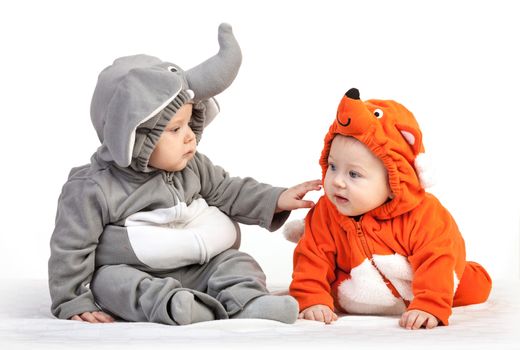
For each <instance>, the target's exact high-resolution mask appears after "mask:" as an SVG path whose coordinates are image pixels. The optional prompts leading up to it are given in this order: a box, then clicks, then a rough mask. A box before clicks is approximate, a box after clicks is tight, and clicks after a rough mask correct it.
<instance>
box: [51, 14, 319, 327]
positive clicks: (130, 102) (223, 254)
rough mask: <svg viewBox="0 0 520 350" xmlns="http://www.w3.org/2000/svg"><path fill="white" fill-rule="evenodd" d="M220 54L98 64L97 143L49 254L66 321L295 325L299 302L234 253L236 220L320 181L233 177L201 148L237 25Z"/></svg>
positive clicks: (281, 214)
mask: <svg viewBox="0 0 520 350" xmlns="http://www.w3.org/2000/svg"><path fill="white" fill-rule="evenodd" d="M219 44H220V50H219V52H218V53H217V54H216V55H215V56H214V57H212V58H210V59H208V60H207V61H205V62H203V63H201V64H200V65H198V66H196V67H194V68H192V69H190V70H188V71H183V70H182V69H181V68H180V67H178V66H177V65H175V64H172V63H168V62H163V61H161V60H159V59H158V58H155V57H151V56H146V55H137V56H129V57H122V58H119V59H117V60H115V61H114V63H113V64H112V65H111V66H109V67H107V68H106V69H105V70H103V71H102V72H101V73H100V75H99V78H98V82H97V86H96V89H95V91H94V96H93V99H92V104H91V118H92V123H93V124H94V127H95V129H96V131H97V134H98V137H99V139H100V141H101V146H100V147H99V148H98V149H97V151H96V152H95V153H94V154H93V156H92V158H91V161H90V164H87V165H84V166H81V167H78V168H74V169H72V170H71V172H70V174H69V178H68V181H67V182H66V183H65V185H64V186H63V189H62V193H61V195H60V198H59V202H58V210H57V216H56V226H55V229H54V232H53V234H52V238H51V242H50V246H51V256H50V259H49V288H50V294H51V298H52V306H51V309H52V313H53V314H54V315H55V316H56V317H59V318H63V319H73V320H83V321H88V322H112V321H113V320H114V319H113V317H112V316H116V317H119V318H122V319H124V320H128V321H141V322H158V323H164V324H171V325H185V324H191V323H195V322H201V321H209V320H214V319H226V318H264V319H271V320H276V321H280V322H285V323H293V322H294V321H295V320H296V318H297V315H298V304H297V302H296V301H295V299H293V298H292V297H290V296H274V295H270V294H269V292H268V290H267V289H266V286H265V275H264V273H263V272H262V269H261V268H260V266H259V265H258V264H257V263H256V262H255V260H254V259H253V258H252V257H251V256H249V255H247V254H245V253H243V252H240V251H238V250H237V249H236V248H237V247H238V242H239V237H240V232H239V228H238V225H237V224H236V222H240V223H244V224H255V225H260V226H262V227H264V228H266V229H268V230H270V231H273V230H276V229H278V228H279V227H280V226H281V225H282V224H283V223H284V222H285V220H286V219H287V217H288V216H289V213H290V211H291V210H293V209H297V208H308V207H311V206H312V205H313V203H312V202H310V201H306V200H303V199H302V198H303V197H304V195H305V194H306V193H307V192H308V191H311V190H318V189H319V188H320V181H309V182H306V183H303V184H300V185H297V186H294V187H291V188H289V189H285V188H278V187H272V186H270V185H267V184H262V183H259V182H257V181H255V180H254V179H252V178H237V177H230V176H229V175H228V174H227V173H226V172H225V171H224V170H223V169H222V168H220V167H218V166H215V165H213V164H212V163H211V161H210V160H209V159H208V158H207V157H206V156H204V155H203V154H200V153H198V152H196V145H197V143H198V141H199V140H200V138H201V135H202V132H203V130H204V128H205V127H206V125H208V124H209V122H211V120H212V119H213V118H214V117H215V115H216V114H217V113H218V111H219V107H218V104H217V103H216V101H215V99H214V96H215V95H217V94H219V93H220V92H222V91H223V90H224V89H226V88H227V87H228V86H229V85H230V84H231V82H232V81H233V80H234V78H235V76H236V74H237V72H238V69H239V67H240V63H241V60H242V56H241V52H240V47H239V46H238V43H237V41H236V39H235V37H234V36H233V33H232V30H231V27H230V26H229V25H227V24H222V25H221V26H220V27H219Z"/></svg>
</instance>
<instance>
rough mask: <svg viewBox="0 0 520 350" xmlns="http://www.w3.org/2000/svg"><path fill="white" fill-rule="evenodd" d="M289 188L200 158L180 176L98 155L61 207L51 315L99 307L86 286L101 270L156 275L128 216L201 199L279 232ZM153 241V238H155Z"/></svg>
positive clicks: (67, 190)
mask: <svg viewBox="0 0 520 350" xmlns="http://www.w3.org/2000/svg"><path fill="white" fill-rule="evenodd" d="M284 190H285V189H284V188H277V187H272V186H270V185H266V184H261V183H258V182H257V181H255V180H254V179H252V178H237V177H230V176H229V174H228V173H227V172H226V171H224V170H223V169H222V168H220V167H218V166H215V165H213V164H212V163H211V161H210V160H209V159H208V158H207V157H205V156H204V155H202V154H200V153H196V154H195V157H194V159H192V160H191V161H190V162H188V165H187V167H186V168H185V169H184V170H182V171H180V172H174V173H166V172H162V171H160V172H159V171H157V172H154V173H139V172H136V171H134V170H133V169H129V168H120V167H118V166H117V165H115V164H113V163H107V162H105V161H103V160H100V159H99V157H98V155H97V154H95V155H94V156H93V157H92V159H91V164H90V165H88V166H84V167H81V168H77V169H73V171H72V172H71V175H70V177H69V180H68V181H67V183H66V184H65V185H64V187H63V189H62V194H61V196H60V199H59V202H58V212H57V216H56V225H55V229H54V232H53V234H52V237H51V243H50V244H51V257H50V259H49V288H50V292H51V299H52V312H53V314H54V315H56V316H57V317H59V318H69V317H71V316H72V315H75V314H77V313H79V312H84V311H86V309H89V311H92V310H97V307H96V305H95V302H94V298H93V296H92V293H91V291H90V289H89V288H88V283H89V282H90V279H91V276H92V273H93V271H94V268H95V267H96V266H102V265H106V264H131V265H134V266H136V267H138V268H140V269H142V270H143V271H154V269H153V268H150V267H149V266H147V265H145V264H143V263H142V262H140V261H139V260H138V259H137V257H136V254H135V253H134V247H132V245H131V244H130V242H129V238H128V231H127V229H126V227H125V226H124V222H125V219H126V218H127V217H128V216H129V215H132V214H134V213H137V212H142V211H146V210H151V209H156V208H171V207H174V206H175V205H177V204H179V203H181V202H183V203H187V204H190V203H191V202H192V201H193V200H194V199H197V198H201V197H202V198H205V200H206V202H207V203H208V205H210V206H216V207H217V208H219V209H220V210H221V211H222V212H223V213H225V214H227V215H229V217H230V218H231V219H232V220H234V221H237V222H240V223H244V224H254V225H260V226H262V227H264V228H266V229H268V230H270V231H274V230H277V229H278V228H280V227H281V225H282V224H283V223H284V222H285V220H286V219H287V218H288V216H289V214H290V213H289V212H282V213H278V214H275V209H276V204H277V201H278V197H279V196H280V194H281V193H282V192H283V191H284ZM149 239H150V241H153V240H154V239H155V237H154V236H153V234H152V233H151V234H150V237H149ZM193 253H194V255H196V256H198V255H199V252H193ZM172 254H175V252H172Z"/></svg>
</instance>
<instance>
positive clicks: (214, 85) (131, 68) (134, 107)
mask: <svg viewBox="0 0 520 350" xmlns="http://www.w3.org/2000/svg"><path fill="white" fill-rule="evenodd" d="M218 40H219V45H220V50H219V52H218V54H217V55H215V56H214V57H212V58H210V59H208V60H206V61H205V62H203V63H201V64H200V65H198V66H196V67H194V68H192V69H190V70H189V71H188V72H185V71H184V70H182V69H181V68H180V67H179V66H177V65H175V64H173V63H169V62H163V61H161V60H160V59H158V58H156V57H152V56H148V55H134V56H127V57H121V58H118V59H116V60H115V61H114V63H113V64H112V65H110V66H109V67H107V68H105V69H104V70H103V71H102V72H101V73H100V74H99V77H98V82H97V85H96V88H95V90H94V95H93V97H92V102H91V106H90V116H91V120H92V124H93V125H94V128H95V129H96V132H97V135H98V138H99V140H100V141H101V143H102V145H101V147H100V149H99V151H98V152H99V155H100V157H101V158H102V159H103V160H106V161H114V162H115V163H116V164H118V165H119V166H122V167H127V166H129V165H130V163H131V160H132V154H133V153H134V152H133V147H134V143H135V136H136V130H137V128H138V127H139V125H141V124H143V123H146V122H147V121H148V120H150V119H152V118H155V117H156V116H157V114H158V113H159V112H161V111H162V110H164V108H166V106H168V105H169V104H170V103H171V102H172V101H174V99H175V98H176V97H177V96H178V95H179V94H180V93H181V91H185V92H186V93H188V92H189V91H191V93H193V94H194V96H193V102H194V103H195V104H198V103H199V102H204V101H208V100H210V99H212V98H213V97H214V96H215V95H217V94H219V93H220V92H222V91H223V90H225V89H226V88H227V87H228V86H229V85H230V84H231V82H232V81H233V80H234V79H235V77H236V74H237V73H238V69H239V67H240V64H241V62H242V56H241V52H240V47H239V45H238V43H237V41H236V39H235V37H234V36H233V32H232V30H231V26H229V25H228V24H222V25H220V27H219V36H218ZM208 112H211V113H215V112H217V110H216V109H215V108H209V109H208ZM213 118H214V115H211V116H208V121H209V120H211V119H213ZM205 125H207V123H205ZM199 138H200V136H199Z"/></svg>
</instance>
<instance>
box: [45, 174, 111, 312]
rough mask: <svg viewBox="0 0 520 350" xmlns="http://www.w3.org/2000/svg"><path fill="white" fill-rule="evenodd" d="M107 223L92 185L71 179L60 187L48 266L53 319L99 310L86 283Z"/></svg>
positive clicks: (96, 188)
mask: <svg viewBox="0 0 520 350" xmlns="http://www.w3.org/2000/svg"><path fill="white" fill-rule="evenodd" d="M107 221H108V210H107V205H106V200H105V197H104V195H103V193H102V191H101V189H100V188H99V186H98V185H97V184H96V183H95V182H92V181H90V180H83V179H81V180H70V181H68V182H67V183H66V184H65V185H64V186H63V189H62V193H61V196H60V198H59V201H58V211H57V214H56V225H55V228H54V232H53V234H52V237H51V242H50V248H51V256H50V259H49V266H48V268H49V270H48V272H49V290H50V295H51V300H52V305H51V311H52V313H53V314H54V315H55V316H56V317H58V318H62V319H68V318H70V317H71V316H73V315H77V314H81V313H83V312H87V311H98V310H99V308H98V307H97V306H96V304H95V303H94V297H93V295H92V292H91V291H90V288H89V283H90V280H91V278H92V274H93V273H94V266H95V265H94V260H95V256H94V251H95V249H96V246H97V243H98V239H99V236H100V235H101V233H102V232H103V227H104V222H107Z"/></svg>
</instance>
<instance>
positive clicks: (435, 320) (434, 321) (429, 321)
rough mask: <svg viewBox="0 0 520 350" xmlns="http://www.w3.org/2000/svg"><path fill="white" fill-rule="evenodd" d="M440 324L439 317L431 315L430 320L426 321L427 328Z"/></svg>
mask: <svg viewBox="0 0 520 350" xmlns="http://www.w3.org/2000/svg"><path fill="white" fill-rule="evenodd" d="M438 324H439V321H437V319H436V318H435V317H429V318H428V322H427V323H426V328H427V329H432V328H435V327H437V325H438Z"/></svg>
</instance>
